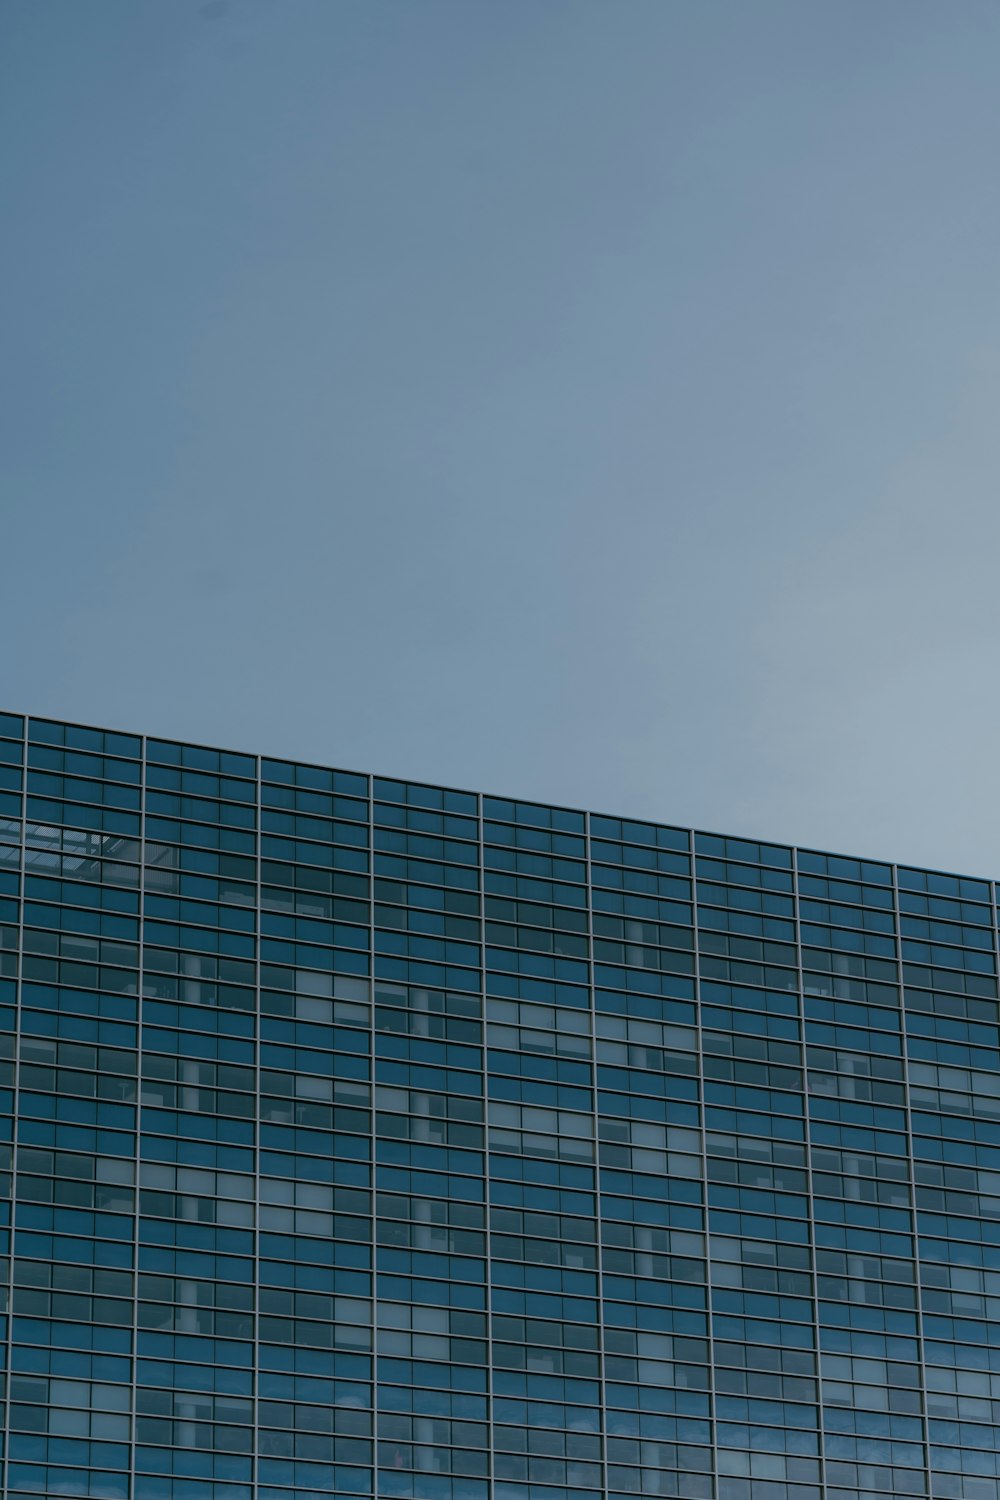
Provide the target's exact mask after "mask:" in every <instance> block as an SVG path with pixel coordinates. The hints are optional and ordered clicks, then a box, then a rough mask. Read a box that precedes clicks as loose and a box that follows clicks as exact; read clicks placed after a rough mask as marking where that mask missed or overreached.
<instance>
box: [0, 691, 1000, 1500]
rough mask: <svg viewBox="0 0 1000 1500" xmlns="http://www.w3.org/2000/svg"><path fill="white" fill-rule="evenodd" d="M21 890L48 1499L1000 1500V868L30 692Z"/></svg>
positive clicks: (2, 950) (17, 944) (0, 930)
mask: <svg viewBox="0 0 1000 1500" xmlns="http://www.w3.org/2000/svg"><path fill="white" fill-rule="evenodd" d="M0 924H2V925H0V1025H2V1027H3V1032H2V1037H3V1046H4V1053H3V1055H4V1058H5V1062H4V1067H5V1069H6V1070H7V1071H6V1076H5V1078H4V1080H3V1091H2V1093H0V1137H2V1146H0V1150H2V1153H3V1157H4V1162H3V1166H4V1172H5V1174H6V1175H4V1177H3V1179H2V1186H3V1193H4V1197H3V1200H2V1203H0V1209H2V1214H3V1218H2V1224H3V1228H2V1229H0V1236H2V1238H0V1250H2V1253H3V1260H2V1266H0V1272H2V1284H3V1287H4V1294H5V1296H9V1302H10V1308H9V1314H8V1317H7V1319H6V1320H5V1322H4V1324H3V1335H4V1341H5V1342H4V1344H3V1352H4V1358H5V1364H6V1374H5V1383H4V1398H5V1402H6V1408H5V1415H6V1434H7V1435H6V1445H5V1449H4V1456H3V1462H4V1477H5V1489H4V1494H5V1495H6V1497H7V1500H28V1497H31V1500H37V1497H38V1496H40V1495H49V1496H73V1497H106V1500H314V1497H320V1496H322V1497H330V1496H342V1497H345V1500H347V1497H350V1500H357V1497H367V1496H372V1495H376V1496H379V1497H386V1500H411V1497H412V1500H490V1497H492V1500H605V1497H608V1500H633V1497H636V1496H643V1497H645V1496H653V1497H659V1496H676V1497H684V1500H861V1497H863V1500H876V1497H883V1496H886V1495H890V1496H934V1497H946V1500H997V1496H998V1493H1000V1490H998V1478H997V1476H998V1474H1000V1455H998V1435H1000V1321H998V1320H997V1309H998V1306H1000V1300H998V1299H1000V1050H998V1049H1000V1034H998V1015H997V978H996V975H997V911H996V891H995V888H994V887H993V885H992V884H991V883H989V882H985V881H980V880H971V879H963V878H959V877H954V876H945V875H938V874H932V873H928V872H925V871H921V870H915V869H904V868H897V867H895V866H891V865H888V864H880V863H874V862H870V861H864V860H855V859H846V858H839V857H833V856H829V855H825V854H817V853H811V852H804V851H796V850H794V849H791V848H787V847H784V846H777V845H763V844H755V843H748V842H745V841H740V840H734V839H727V838H721V837H718V836H715V835H707V834H701V833H692V832H690V831H688V830H685V829H678V828H672V827H663V826H654V825H651V824H646V823H637V822H631V821H623V820H620V819H616V818H609V817H597V816H593V815H590V816H588V815H585V814H582V813H579V812H575V811H570V810H566V809H563V808H555V807H542V806H537V805H533V804H532V805H529V804H523V803H516V802H512V801H509V800H505V799H500V798H494V797H479V796H475V795H471V794H469V793H466V792H456V791H450V790H447V789H442V788H437V787H428V786H422V785H412V784H407V783H403V782H400V781H391V780H383V779H380V778H378V777H375V778H371V777H368V776H362V775H356V774H353V773H347V772H341V771H336V770H327V769H321V768H318V767H314V766H307V765H297V764H291V763H289V762H285V761H277V760H269V759H266V758H259V757H256V756H251V755H238V754H232V753H228V752H225V751H217V750H211V749H206V748H203V747H199V746H189V745H181V744H176V743H171V742H165V741H162V740H153V739H141V738H139V737H135V736H130V735H125V734H117V733H110V732H104V731H100V730H96V729H90V728H82V727H80V726H74V725H69V724H61V723H54V722H51V721H43V720H37V719H34V720H25V719H23V718H21V717H18V716H13V715H3V716H0ZM994 1349H996V1350H997V1353H996V1354H994V1352H993V1351H994Z"/></svg>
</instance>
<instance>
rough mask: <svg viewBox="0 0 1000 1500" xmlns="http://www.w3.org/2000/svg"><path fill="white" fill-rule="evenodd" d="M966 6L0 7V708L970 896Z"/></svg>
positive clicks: (977, 276) (986, 713) (977, 467)
mask: <svg viewBox="0 0 1000 1500" xmlns="http://www.w3.org/2000/svg"><path fill="white" fill-rule="evenodd" d="M998 77H1000V8H998V7H997V5H996V4H995V0H952V3H948V4H942V3H941V0H879V3H878V4H872V3H871V0H822V3H820V0H752V3H747V0H281V3H278V0H91V3H88V4H81V3H80V0H4V4H3V6H2V8H0V202H2V203H3V205H4V210H3V218H4V225H3V230H2V233H0V329H2V333H0V382H2V389H0V640H2V641H3V643H4V649H3V651H2V653H0V707H3V708H5V709H8V710H10V711H14V712H30V713H34V714H40V715H47V716H51V717H56V718H65V719H71V720H79V721H81V722H84V723H92V724H93V723H96V724H100V725H105V726H107V727H112V728H117V729H122V730H129V731H143V732H146V733H149V734H155V735H163V736H167V737H171V738H176V739H189V740H193V741H197V742H202V743H207V744H218V745H223V746H227V747H229V748H233V749H238V750H251V751H258V752H261V753H265V754H270V755H276V756H284V757H289V758H301V759H304V760H311V761H316V762H319V763H321V764H329V765H339V766H344V767H347V768H351V769H360V770H372V771H375V772H377V773H379V774H381V775H388V776H401V777H404V778H408V779H411V780H417V781H420V780H423V781H430V782H436V783H444V784H448V785H453V786H458V787H471V788H476V789H482V790H486V791H491V792H493V793H496V794H498V795H506V796H516V797H521V798H524V799H526V800H539V801H551V802H556V803H561V804H564V805H570V806H579V807H589V808H592V809H594V810H596V811H603V812H606V813H616V814H623V815H627V816H630V817H637V818H648V819H652V820H655V821H660V822H668V823H676V824H681V825H685V826H687V825H695V826H697V827H701V828H705V829H710V830H715V831H721V832H727V833H732V834H736V835H740V836H743V837H748V838H763V839H767V840H771V841H774V842H790V843H798V844H801V845H805V846H811V847H818V848H823V849H829V850H836V851H840V852H844V853H848V854H860V855H866V856H869V857H872V858H887V859H896V860H898V861H899V862H901V863H915V864H922V865H927V866H930V867H933V868H941V869H946V870H960V871H962V872H964V873H968V874H972V875H986V876H992V877H1000V805H998V804H1000V799H998V797H997V794H996V791H995V786H996V783H997V780H998V770H997V762H998V759H1000V754H998V751H1000V695H998V691H997V670H998V665H1000V600H998V589H997V578H998V559H1000V420H998V411H1000V275H998V266H1000V172H998V168H997V163H998V161H1000V108H998V103H997V100H998V82H997V81H998Z"/></svg>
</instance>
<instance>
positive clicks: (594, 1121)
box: [567, 813, 638, 1493]
mask: <svg viewBox="0 0 1000 1500" xmlns="http://www.w3.org/2000/svg"><path fill="white" fill-rule="evenodd" d="M583 836H584V856H585V864H584V869H585V872H586V880H587V973H588V979H589V994H588V997H587V998H588V1003H589V1005H590V1082H591V1089H592V1091H593V1104H592V1106H591V1107H592V1116H591V1130H592V1132H593V1143H594V1147H593V1149H594V1236H595V1246H594V1252H595V1263H596V1270H597V1360H598V1372H599V1373H598V1384H599V1388H600V1392H601V1398H600V1399H601V1417H600V1421H601V1430H600V1441H601V1484H602V1486H603V1488H604V1490H605V1493H607V1491H608V1489H609V1485H608V1400H607V1389H608V1387H607V1365H606V1357H607V1349H606V1337H605V1334H606V1327H607V1325H606V1322H605V1317H604V1220H603V1217H602V1214H601V1133H600V1105H599V1095H598V1090H597V980H596V976H595V971H594V882H593V869H592V866H591V859H590V814H589V813H584V820H583ZM631 1142H632V1133H631V1130H630V1131H629V1150H630V1157H629V1165H630V1166H631ZM632 1252H633V1255H634V1253H635V1242H634V1237H633V1244H632ZM633 1264H634V1263H633ZM636 1370H637V1371H638V1330H636ZM636 1378H638V1374H637V1377H636ZM567 1462H568V1460H567Z"/></svg>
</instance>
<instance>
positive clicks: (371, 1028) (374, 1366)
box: [331, 776, 412, 1495]
mask: <svg viewBox="0 0 1000 1500" xmlns="http://www.w3.org/2000/svg"><path fill="white" fill-rule="evenodd" d="M335 884H336V881H335V880H334V881H333V882H332V885H335ZM331 909H333V908H331ZM375 962H376V956H375V778H374V776H369V777H368V1046H369V1063H368V1067H369V1075H368V1120H369V1124H368V1130H369V1148H368V1149H369V1167H368V1170H369V1173H370V1174H371V1175H370V1185H369V1191H370V1195H371V1197H370V1203H369V1214H370V1220H369V1222H370V1225H371V1307H372V1348H371V1390H372V1411H371V1416H372V1422H371V1442H372V1471H371V1472H372V1494H373V1495H377V1494H378V1488H379V1485H378V1473H379V1464H378V1406H379V1402H378V1360H379V1353H378V1132H377V1126H376V1119H377V1115H376V1108H375V1067H376V1063H375V1057H376V1047H375V1044H376V1031H375ZM334 989H336V982H335V983H334ZM407 998H409V997H407ZM334 1201H335V1206H336V1200H334ZM334 1285H336V1272H335V1273H334ZM411 1332H412V1330H411Z"/></svg>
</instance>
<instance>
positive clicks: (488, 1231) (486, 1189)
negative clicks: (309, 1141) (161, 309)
mask: <svg viewBox="0 0 1000 1500" xmlns="http://www.w3.org/2000/svg"><path fill="white" fill-rule="evenodd" d="M476 815H477V816H476V827H477V830H478V833H479V876H478V878H479V961H480V965H481V967H480V970H479V982H480V994H481V996H482V1000H481V1006H482V1010H481V1014H482V1058H483V1063H482V1074H481V1083H482V1090H483V1248H484V1251H485V1265H486V1307H485V1313H486V1434H487V1437H486V1441H487V1449H486V1471H487V1472H486V1485H487V1493H488V1494H489V1495H492V1494H493V1493H494V1487H495V1483H496V1475H495V1467H496V1465H495V1452H496V1444H495V1442H494V1440H493V1434H494V1431H495V1423H494V1418H493V1400H494V1392H493V1384H494V1382H493V1374H494V1363H493V1251H492V1243H493V1227H492V1224H491V1207H490V1205H491V1198H490V1175H491V1174H490V1065H489V1001H488V999H487V985H486V841H485V835H484V828H483V799H482V796H481V795H479V794H477V796H476ZM448 1327H449V1338H450V1329H451V1322H450V1319H449V1324H448ZM450 1352H451V1350H450V1345H449V1355H450ZM449 1431H450V1429H449Z"/></svg>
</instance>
